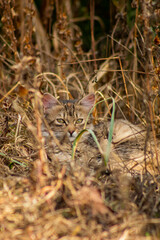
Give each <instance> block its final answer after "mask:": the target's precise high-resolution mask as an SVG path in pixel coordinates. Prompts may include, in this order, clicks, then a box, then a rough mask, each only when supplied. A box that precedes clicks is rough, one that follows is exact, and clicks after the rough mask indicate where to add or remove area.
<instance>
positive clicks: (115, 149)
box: [42, 93, 155, 171]
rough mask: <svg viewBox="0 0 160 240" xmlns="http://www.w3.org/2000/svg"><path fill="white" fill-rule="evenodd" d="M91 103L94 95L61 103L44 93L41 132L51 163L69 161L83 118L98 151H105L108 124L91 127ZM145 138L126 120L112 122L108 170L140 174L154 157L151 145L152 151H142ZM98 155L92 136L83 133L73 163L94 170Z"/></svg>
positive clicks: (97, 165)
mask: <svg viewBox="0 0 160 240" xmlns="http://www.w3.org/2000/svg"><path fill="white" fill-rule="evenodd" d="M94 102H95V96H94V94H89V95H87V96H86V97H84V98H82V99H81V100H80V101H75V100H64V101H61V102H60V101H58V100H57V99H56V98H54V97H53V96H51V95H50V94H48V93H46V94H44V96H43V105H44V113H45V119H46V121H47V124H48V129H47V127H46V126H43V129H42V132H43V135H44V136H45V138H46V142H47V146H48V150H47V153H48V155H50V156H51V155H52V157H50V158H51V159H52V160H57V161H59V162H62V163H63V164H66V163H70V162H71V153H72V145H73V142H74V140H75V138H76V137H77V135H78V133H80V132H81V131H82V130H83V129H84V125H85V123H86V120H87V119H88V121H87V123H86V128H87V129H92V130H93V131H94V133H95V135H96V137H97V139H98V142H99V143H100V145H101V148H102V149H103V150H104V151H105V149H106V147H107V144H108V140H107V138H108V132H109V128H110V123H109V122H107V121H104V120H103V121H99V123H98V124H96V125H95V124H93V118H92V115H91V114H90V117H89V118H88V114H89V113H90V110H91V109H92V107H93V106H94ZM49 133H52V134H49ZM51 135H52V136H51ZM145 136H146V132H145V130H144V129H143V128H142V127H139V126H136V125H133V124H131V123H130V122H128V121H126V120H115V122H114V131H113V137H112V145H111V153H110V158H109V166H110V167H111V169H115V168H119V169H125V170H127V171H142V170H143V169H144V166H145V167H146V166H147V165H148V162H151V161H153V156H154V158H155V154H153V152H154V149H153V145H154V144H152V150H151V149H150V148H148V147H147V148H146V144H145V140H146V138H145ZM152 143H153V141H152ZM100 156H101V155H100V152H99V150H98V148H97V145H96V143H95V141H94V140H93V138H92V136H91V135H90V134H89V132H85V133H84V134H83V135H82V137H81V138H80V141H79V143H78V145H77V150H76V157H75V160H76V162H77V163H78V164H79V165H80V166H82V167H89V168H92V169H96V170H97V169H98V168H99V167H100V166H101V165H102V158H101V157H100ZM147 170H148V169H147Z"/></svg>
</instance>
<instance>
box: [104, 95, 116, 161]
mask: <svg viewBox="0 0 160 240" xmlns="http://www.w3.org/2000/svg"><path fill="white" fill-rule="evenodd" d="M112 101H113V110H112V116H111V123H110V128H109V135H108V144H107V148H106V152H105V155H104V163H105V165H107V162H108V159H109V154H110V150H111V142H112V135H113V127H114V115H115V101H114V99H113V98H112Z"/></svg>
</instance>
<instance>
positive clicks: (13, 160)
mask: <svg viewBox="0 0 160 240" xmlns="http://www.w3.org/2000/svg"><path fill="white" fill-rule="evenodd" d="M0 156H2V157H5V158H7V159H9V160H10V161H11V162H12V163H17V164H19V165H20V166H22V167H26V166H27V165H26V164H25V163H21V162H19V161H17V160H15V159H13V158H11V157H9V156H7V155H6V154H4V153H2V152H0Z"/></svg>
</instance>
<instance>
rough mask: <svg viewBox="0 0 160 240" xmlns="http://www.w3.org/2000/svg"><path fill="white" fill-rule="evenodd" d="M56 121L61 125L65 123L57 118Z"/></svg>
mask: <svg viewBox="0 0 160 240" xmlns="http://www.w3.org/2000/svg"><path fill="white" fill-rule="evenodd" d="M56 120H57V122H58V123H61V124H62V123H65V121H64V120H63V119H62V118H57V119H56Z"/></svg>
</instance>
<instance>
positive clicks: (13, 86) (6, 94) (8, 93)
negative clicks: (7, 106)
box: [0, 81, 20, 103]
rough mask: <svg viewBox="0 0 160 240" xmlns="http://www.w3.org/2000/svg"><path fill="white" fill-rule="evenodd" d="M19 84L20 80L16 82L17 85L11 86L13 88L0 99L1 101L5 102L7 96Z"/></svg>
mask: <svg viewBox="0 0 160 240" xmlns="http://www.w3.org/2000/svg"><path fill="white" fill-rule="evenodd" d="M19 84H20V81H18V82H17V83H16V85H14V86H13V87H12V88H11V90H9V92H7V93H6V94H5V95H4V96H3V97H2V98H1V99H0V103H1V102H3V100H4V99H5V98H6V97H8V96H9V95H10V94H11V92H13V91H14V89H15V88H16V87H17V86H18V85H19Z"/></svg>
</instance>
